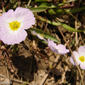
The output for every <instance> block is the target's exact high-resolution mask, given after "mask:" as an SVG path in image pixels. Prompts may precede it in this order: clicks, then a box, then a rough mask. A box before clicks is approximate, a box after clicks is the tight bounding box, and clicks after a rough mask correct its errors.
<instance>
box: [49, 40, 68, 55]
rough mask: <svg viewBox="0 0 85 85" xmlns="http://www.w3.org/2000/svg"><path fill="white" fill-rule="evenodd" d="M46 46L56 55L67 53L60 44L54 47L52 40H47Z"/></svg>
mask: <svg viewBox="0 0 85 85" xmlns="http://www.w3.org/2000/svg"><path fill="white" fill-rule="evenodd" d="M48 46H49V47H50V49H51V50H52V51H53V52H55V53H56V54H62V55H64V54H66V53H68V52H69V50H68V49H66V47H65V46H64V45H62V44H58V45H56V44H55V43H54V42H53V41H52V40H48Z"/></svg>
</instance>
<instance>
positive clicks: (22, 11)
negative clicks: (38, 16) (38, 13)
mask: <svg viewBox="0 0 85 85" xmlns="http://www.w3.org/2000/svg"><path fill="white" fill-rule="evenodd" d="M15 17H16V18H18V19H20V18H22V20H23V28H24V29H28V28H30V27H31V26H32V25H34V24H35V17H34V15H33V13H32V11H31V10H30V9H27V8H21V7H18V8H17V9H16V10H15Z"/></svg>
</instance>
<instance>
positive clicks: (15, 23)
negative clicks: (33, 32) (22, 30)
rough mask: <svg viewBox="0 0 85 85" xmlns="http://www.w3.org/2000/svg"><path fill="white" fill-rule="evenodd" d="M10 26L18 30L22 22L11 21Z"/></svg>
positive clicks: (13, 29)
mask: <svg viewBox="0 0 85 85" xmlns="http://www.w3.org/2000/svg"><path fill="white" fill-rule="evenodd" d="M9 27H10V29H11V30H12V31H16V30H18V29H19V27H20V22H18V21H13V22H10V23H9Z"/></svg>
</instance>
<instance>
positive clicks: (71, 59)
mask: <svg viewBox="0 0 85 85" xmlns="http://www.w3.org/2000/svg"><path fill="white" fill-rule="evenodd" d="M70 62H71V63H72V64H73V65H76V64H75V62H74V60H73V58H72V57H70Z"/></svg>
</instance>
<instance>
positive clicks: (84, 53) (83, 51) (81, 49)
mask: <svg viewBox="0 0 85 85" xmlns="http://www.w3.org/2000/svg"><path fill="white" fill-rule="evenodd" d="M78 52H79V54H80V56H85V46H80V47H79V48H78Z"/></svg>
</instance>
